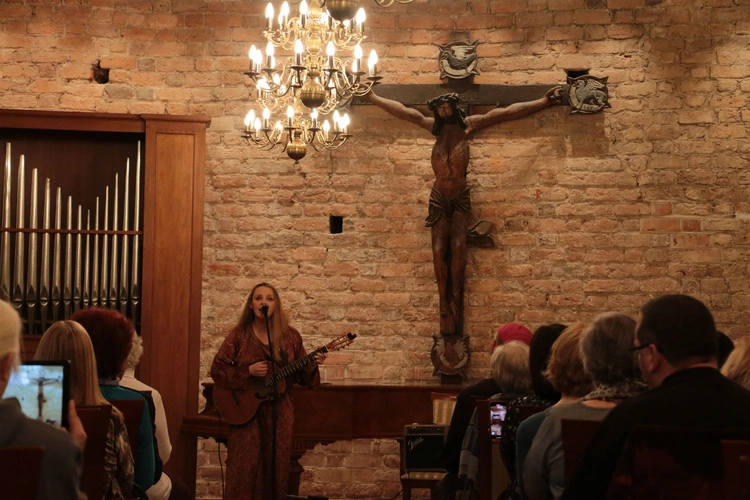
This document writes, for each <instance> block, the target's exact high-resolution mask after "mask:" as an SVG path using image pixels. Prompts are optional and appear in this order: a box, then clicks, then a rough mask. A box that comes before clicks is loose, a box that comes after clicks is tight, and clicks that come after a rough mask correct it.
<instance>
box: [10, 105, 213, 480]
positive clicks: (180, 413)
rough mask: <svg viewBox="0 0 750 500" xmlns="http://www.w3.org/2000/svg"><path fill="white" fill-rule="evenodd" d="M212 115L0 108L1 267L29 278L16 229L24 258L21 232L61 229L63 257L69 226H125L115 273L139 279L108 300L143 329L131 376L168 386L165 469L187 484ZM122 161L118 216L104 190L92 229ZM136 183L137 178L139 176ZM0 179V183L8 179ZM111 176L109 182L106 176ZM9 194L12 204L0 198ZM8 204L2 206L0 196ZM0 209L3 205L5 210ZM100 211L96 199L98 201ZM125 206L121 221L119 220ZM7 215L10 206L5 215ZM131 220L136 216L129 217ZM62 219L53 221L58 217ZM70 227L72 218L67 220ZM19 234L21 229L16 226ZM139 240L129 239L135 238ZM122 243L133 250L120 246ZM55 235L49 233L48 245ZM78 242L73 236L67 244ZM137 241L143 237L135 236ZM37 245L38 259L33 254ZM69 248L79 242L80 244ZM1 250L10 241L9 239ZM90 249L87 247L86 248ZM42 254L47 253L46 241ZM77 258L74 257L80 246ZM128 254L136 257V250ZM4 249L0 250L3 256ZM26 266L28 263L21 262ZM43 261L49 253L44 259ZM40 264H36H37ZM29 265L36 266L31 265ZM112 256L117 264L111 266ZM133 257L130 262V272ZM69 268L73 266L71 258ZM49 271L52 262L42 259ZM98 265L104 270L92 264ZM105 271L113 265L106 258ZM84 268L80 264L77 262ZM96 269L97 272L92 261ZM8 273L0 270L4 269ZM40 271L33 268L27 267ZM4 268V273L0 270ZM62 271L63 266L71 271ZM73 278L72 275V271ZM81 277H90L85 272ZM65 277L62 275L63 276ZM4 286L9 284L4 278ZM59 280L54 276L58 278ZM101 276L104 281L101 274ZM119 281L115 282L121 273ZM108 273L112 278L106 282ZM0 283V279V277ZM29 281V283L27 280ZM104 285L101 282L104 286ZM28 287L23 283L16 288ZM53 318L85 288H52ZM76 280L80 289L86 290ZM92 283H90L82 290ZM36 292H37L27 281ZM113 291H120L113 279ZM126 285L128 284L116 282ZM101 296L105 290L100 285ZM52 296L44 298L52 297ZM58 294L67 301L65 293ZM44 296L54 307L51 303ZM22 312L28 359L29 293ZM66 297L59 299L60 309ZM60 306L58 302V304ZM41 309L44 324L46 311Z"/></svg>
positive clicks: (191, 468)
mask: <svg viewBox="0 0 750 500" xmlns="http://www.w3.org/2000/svg"><path fill="white" fill-rule="evenodd" d="M209 124H210V118H208V117H205V116H170V115H126V114H101V113H66V112H48V111H24V110H0V142H1V143H2V146H3V150H5V146H6V144H7V143H10V144H11V151H12V154H11V160H12V172H13V175H12V179H11V182H10V189H11V192H15V194H13V195H12V196H6V197H5V198H8V199H9V205H10V206H11V207H12V208H11V215H12V217H11V218H10V225H9V226H8V225H7V224H5V223H4V222H5V220H3V221H1V222H3V224H2V228H0V237H2V239H0V251H1V250H3V249H5V248H6V245H5V244H4V241H5V238H6V235H10V237H9V239H10V240H11V242H13V243H11V244H10V245H7V249H8V250H9V251H10V259H9V265H6V264H2V265H0V275H1V274H4V273H5V272H6V271H7V269H4V268H9V269H10V273H11V274H12V275H13V276H14V277H15V276H16V275H17V274H19V273H25V278H26V281H27V282H30V281H29V280H28V278H29V275H28V271H29V269H30V267H25V266H22V268H21V269H23V270H21V271H18V272H14V270H15V269H16V268H15V266H16V260H18V259H17V258H16V257H17V255H19V254H16V250H17V247H18V246H19V245H17V244H16V243H15V242H18V241H21V242H22V245H21V247H22V248H26V251H25V254H24V255H23V258H24V259H26V260H28V259H29V250H28V249H29V240H30V239H31V238H32V235H33V234H36V235H37V241H38V242H41V240H42V238H43V237H44V234H45V233H47V234H48V235H49V237H50V239H51V240H52V241H54V236H55V235H58V234H59V235H60V236H61V238H60V240H61V245H60V246H61V250H59V253H60V255H62V258H63V259H65V258H66V257H65V255H66V251H67V252H68V254H71V253H74V252H72V251H71V250H70V248H71V246H68V245H66V242H67V238H66V237H67V236H68V235H70V238H69V239H71V240H73V241H76V238H75V237H76V236H77V235H81V236H82V238H85V236H86V235H91V236H92V239H95V238H94V236H95V235H96V236H98V237H99V238H103V239H105V241H106V238H107V236H109V238H110V239H109V241H108V244H109V248H110V250H112V249H115V248H117V246H115V245H113V240H115V237H119V239H118V240H117V241H118V242H119V243H118V244H119V245H122V241H123V240H124V239H125V237H127V238H128V239H127V240H126V241H128V242H129V243H126V245H125V246H123V247H121V248H123V251H122V254H121V255H120V260H121V261H122V262H123V264H118V265H117V267H116V269H117V271H116V273H120V274H121V275H122V276H125V275H126V274H127V275H130V276H133V278H132V279H131V280H127V283H128V286H129V287H130V288H132V285H133V283H134V281H138V283H136V284H137V287H136V290H135V298H133V297H131V296H128V298H127V300H123V302H120V301H119V300H118V299H115V301H114V302H112V301H110V302H109V303H108V304H100V305H102V306H104V307H113V308H117V309H120V310H124V311H127V313H126V315H127V316H128V317H130V318H131V319H132V320H133V321H134V323H135V324H136V327H137V329H138V331H139V333H140V334H141V336H142V338H143V346H144V353H143V356H142V357H141V362H140V365H139V369H138V370H139V371H138V376H139V378H140V379H141V380H142V381H143V382H145V383H147V384H149V385H151V386H153V387H154V388H155V389H157V390H158V391H159V392H160V393H161V394H162V395H163V396H164V397H163V400H164V407H165V410H166V413H167V421H168V425H169V433H170V438H171V441H172V446H173V450H172V455H171V458H170V460H169V462H168V463H167V465H166V466H165V471H167V472H168V473H169V474H170V476H172V477H175V478H180V479H181V480H183V481H184V482H185V483H186V484H188V485H194V484H195V461H196V444H195V440H194V439H192V440H191V439H185V438H184V437H183V436H182V435H181V434H180V427H181V425H182V421H183V418H185V417H187V416H190V415H194V414H196V413H197V411H198V394H197V388H198V387H199V384H198V382H199V373H198V372H199V365H200V359H199V357H200V316H201V273H202V257H203V201H204V164H205V149H206V128H207V127H208V125H209ZM139 141H140V150H141V163H140V179H139V182H138V183H136V182H135V179H136V174H135V169H136V152H137V150H138V144H139ZM20 154H24V155H25V173H26V179H25V186H26V187H25V192H26V193H27V195H26V196H27V199H26V201H25V202H23V200H22V202H23V203H25V205H26V207H29V208H26V214H25V217H26V220H25V221H24V223H23V224H22V225H21V226H18V225H17V213H18V208H17V207H20V206H23V204H22V203H19V201H18V198H19V194H18V192H16V191H17V186H20V185H21V183H20V182H17V173H18V172H19V168H18V167H19V159H20V158H19V155H20ZM127 158H129V159H130V161H129V164H130V166H129V168H130V175H129V176H128V179H129V190H130V192H131V193H130V194H129V195H128V198H129V204H130V205H129V206H128V208H127V209H126V208H125V207H124V206H123V203H124V197H125V196H124V193H125V190H124V185H125V175H124V172H125V166H126V159H127ZM35 168H36V169H38V172H37V174H38V188H37V189H38V201H37V203H38V204H39V209H38V214H37V217H38V220H37V224H36V229H30V227H31V222H32V221H31V220H30V219H31V216H30V206H31V201H30V199H29V196H30V195H29V194H28V193H29V192H30V186H31V177H32V175H31V172H32V169H35ZM117 172H119V179H120V185H119V194H120V198H119V204H120V205H119V206H120V212H119V217H120V220H119V226H113V225H112V223H113V222H114V220H113V215H114V214H113V207H114V206H115V205H114V204H113V202H112V201H110V202H109V203H110V208H109V210H110V212H109V214H108V217H109V228H114V229H109V228H108V230H107V231H105V230H104V224H103V220H100V223H99V227H98V229H97V230H94V212H95V208H94V207H95V206H96V197H99V199H100V203H101V204H103V203H104V197H105V191H107V189H109V192H110V193H111V194H110V196H111V197H112V198H114V197H115V191H114V188H113V186H114V177H115V173H117ZM47 178H49V179H50V184H51V192H52V193H51V205H52V206H51V209H50V213H51V219H52V221H51V224H50V226H49V227H50V229H44V226H43V220H42V219H43V217H44V214H43V212H44V211H45V210H44V208H43V205H44V201H43V200H44V193H45V184H46V179H47ZM136 184H140V185H136ZM8 185H9V183H8V181H7V180H6V181H5V184H4V187H5V190H7V187H8ZM107 186H109V188H107ZM58 187H59V188H61V191H62V194H63V197H62V200H63V201H62V204H61V205H62V206H61V208H60V212H61V219H62V224H60V225H59V226H55V222H56V221H55V219H56V214H55V210H56V208H55V207H56V205H57V199H58V198H59V196H56V190H57V188H58ZM136 192H139V195H140V200H139V201H140V207H139V211H138V209H136V208H135V203H134V202H135V198H136V197H135V193H136ZM68 196H70V197H71V198H72V200H73V203H74V205H72V206H74V207H75V208H74V209H73V210H72V213H73V215H72V224H71V223H69V222H68V221H69V220H70V219H69V215H68V214H69V212H71V210H69V208H68V207H69V206H71V202H68ZM78 205H81V206H82V209H81V219H82V223H81V230H79V229H78V227H79V226H78V219H79V217H78V215H77V211H78ZM5 206H8V205H5ZM3 208H4V207H3ZM87 211H90V213H91V219H90V226H89V227H91V229H90V230H86V227H87ZM4 212H5V210H4ZM98 214H99V216H100V218H101V217H102V216H103V213H102V209H101V208H100V210H99V212H98ZM126 214H127V217H128V218H129V225H128V227H126V226H124V225H123V222H124V218H125V216H126ZM3 218H4V219H6V220H7V217H6V216H4V217H3ZM136 222H137V224H136ZM55 227H59V228H60V229H55ZM69 228H72V229H69ZM18 235H25V242H24V238H23V237H21V238H20V239H19V238H18ZM136 240H137V242H136ZM128 244H129V245H130V247H129V248H130V251H128V252H126V251H125V250H124V249H125V247H127V245H128ZM54 246H56V245H54ZM81 246H83V244H82V243H78V244H77V245H76V247H75V248H78V247H81ZM138 247H140V248H138ZM41 251H42V248H41V245H39V247H38V249H37V252H38V255H39V257H38V259H39V261H41V255H40V252H41ZM76 252H78V251H77V250H76ZM102 252H103V248H102V250H100V257H101V260H102V262H100V264H101V265H105V262H103V261H105V260H107V261H109V260H110V259H111V254H109V255H108V256H107V259H104V256H103V254H102ZM6 253H7V251H6ZM126 253H127V255H128V261H127V262H128V263H129V264H128V266H129V267H128V268H127V269H126V270H125V272H124V273H123V272H122V266H123V265H125V264H124V263H125V259H124V258H123V257H124V256H125V254H126ZM92 254H93V252H91V253H89V252H86V255H92ZM48 255H49V253H48ZM78 255H79V254H78V253H76V258H75V259H74V260H75V261H76V263H75V264H74V265H73V266H72V267H75V266H76V265H77V261H78V258H77V256H78ZM133 256H135V260H133ZM2 259H3V257H2V256H0V262H3V263H4V262H5V261H4V260H2ZM29 265H30V266H31V264H29ZM48 265H50V264H48ZM55 265H61V266H63V269H62V271H61V273H62V276H63V277H65V276H70V275H71V274H73V273H72V272H71V271H70V270H68V269H65V267H66V266H68V265H69V264H68V261H64V262H60V261H58V262H56V263H53V264H51V267H52V268H54V266H55ZM41 266H42V264H41V263H40V264H39V268H38V269H37V270H36V272H37V273H38V272H39V271H41ZM31 267H33V266H31ZM114 267H115V266H113V268H114ZM133 268H135V272H133ZM76 269H78V268H77V267H76ZM45 272H50V273H52V275H53V276H54V275H55V274H57V273H58V272H60V271H58V270H54V269H47V270H46V271H45ZM99 272H101V271H99ZM112 273H113V275H115V274H116V273H115V271H114V270H112ZM82 274H83V272H82ZM92 274H93V273H92ZM5 276H6V281H7V275H5ZM31 278H32V279H37V280H39V279H40V278H39V277H38V276H37V277H34V276H32V277H31ZM1 279H2V276H0V280H1ZM68 279H70V278H68ZM76 279H77V277H76ZM89 279H92V278H91V277H90V278H89ZM61 282H64V287H68V286H70V282H65V280H64V278H62V279H61ZM10 284H11V288H13V287H14V286H15V287H16V288H17V284H14V282H13V281H10ZM58 284H59V283H58ZM98 284H99V286H101V285H102V284H101V282H99V283H98ZM122 284H123V283H119V285H122ZM108 285H112V283H109V284H108ZM0 287H2V283H0ZM24 288H26V287H24ZM102 289H104V287H103V288H102ZM25 291H26V290H25V289H24V292H25ZM57 292H58V296H57V299H58V301H57V304H56V307H59V308H61V309H59V310H58V312H57V316H56V319H62V317H64V316H65V315H67V314H69V312H70V311H71V310H74V309H75V308H77V307H78V308H80V307H83V306H84V305H91V304H92V302H91V297H89V301H88V302H86V303H85V304H84V302H83V299H82V298H81V299H79V302H78V303H77V305H76V304H75V303H74V304H71V303H70V300H69V299H70V294H69V295H68V298H67V299H65V298H64V297H61V296H60V295H59V293H60V291H59V290H58V291H57ZM82 292H83V291H82V290H80V289H79V290H78V293H79V294H82ZM90 292H91V290H89V293H90ZM35 293H38V291H37V292H35ZM114 293H115V295H114V296H115V297H121V295H118V294H117V292H116V291H115V292H114ZM123 293H124V292H123ZM12 296H13V290H12V289H11V290H9V298H10V299H11V302H13V300H12V298H13V297H12ZM108 298H109V297H108ZM51 302H52V298H50V301H49V304H51ZM62 302H65V303H62ZM49 304H48V306H47V307H51V305H49ZM16 306H17V307H18V308H19V312H20V313H21V317H22V318H23V320H24V322H25V323H27V325H26V326H25V328H24V331H25V332H26V333H25V334H24V336H23V347H22V350H23V356H24V358H25V359H28V358H30V357H32V356H33V354H34V352H35V350H36V346H37V344H38V342H39V338H40V336H41V333H42V332H43V330H42V323H43V321H44V320H42V319H41V316H40V312H39V311H38V310H37V311H34V310H32V311H29V308H32V309H33V308H35V307H37V306H35V305H33V304H32V303H31V302H29V303H28V304H23V305H21V304H19V301H18V299H17V300H16ZM66 307H67V309H66ZM61 311H62V312H61ZM48 314H49V320H48V321H47V322H46V324H47V326H48V325H49V324H50V323H51V322H52V320H53V316H52V314H51V313H48Z"/></svg>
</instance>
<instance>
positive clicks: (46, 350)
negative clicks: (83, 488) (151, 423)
mask: <svg viewBox="0 0 750 500" xmlns="http://www.w3.org/2000/svg"><path fill="white" fill-rule="evenodd" d="M34 359H35V360H41V361H45V360H48V361H51V360H57V359H67V360H69V361H70V395H71V396H72V398H73V401H74V402H75V404H77V405H106V404H109V403H108V402H107V400H106V399H104V396H102V393H101V391H100V390H99V384H98V380H97V370H96V358H95V357H94V347H93V346H92V345H91V339H90V338H89V335H88V333H86V330H84V329H83V327H82V326H81V325H80V324H78V323H76V322H75V321H57V322H55V323H53V324H52V326H50V327H49V328H48V329H47V331H46V332H44V335H42V338H41V340H40V341H39V346H38V347H37V350H36V354H35V355H34ZM104 453H105V454H104V481H103V483H102V498H103V499H104V500H123V499H126V498H130V492H131V489H132V488H133V456H132V454H131V450H130V441H129V440H128V430H127V428H126V427H125V419H124V418H123V416H122V413H120V412H119V411H118V410H117V408H114V407H112V413H111V415H110V420H109V428H108V430H107V442H106V445H105V452H104Z"/></svg>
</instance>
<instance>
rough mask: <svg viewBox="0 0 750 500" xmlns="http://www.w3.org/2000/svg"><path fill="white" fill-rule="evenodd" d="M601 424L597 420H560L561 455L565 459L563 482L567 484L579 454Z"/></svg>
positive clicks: (579, 457) (584, 449)
mask: <svg viewBox="0 0 750 500" xmlns="http://www.w3.org/2000/svg"><path fill="white" fill-rule="evenodd" d="M600 424H601V422H600V421H598V420H568V419H562V420H561V421H560V426H561V434H562V445H563V457H564V459H565V484H566V485H567V484H568V482H569V481H570V478H571V477H573V472H574V471H575V470H576V466H578V461H579V460H580V459H581V455H583V452H584V451H586V447H587V446H588V445H589V442H591V438H592V437H594V433H595V432H596V430H597V429H598V428H599V425H600Z"/></svg>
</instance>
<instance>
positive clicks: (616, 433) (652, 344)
mask: <svg viewBox="0 0 750 500" xmlns="http://www.w3.org/2000/svg"><path fill="white" fill-rule="evenodd" d="M634 346H635V347H633V349H634V350H636V351H637V353H638V354H637V357H638V363H639V365H640V368H641V371H642V374H643V379H644V380H645V381H646V383H647V384H648V385H649V386H650V387H652V388H653V389H651V390H650V391H648V392H646V393H645V394H642V395H640V396H636V397H633V398H630V399H628V400H627V401H624V402H623V403H621V404H619V405H618V406H617V407H616V408H614V409H613V410H612V411H611V412H610V413H609V415H608V416H607V418H605V419H604V421H603V422H602V424H601V426H600V427H599V430H598V431H597V432H596V434H595V435H594V437H593V439H592V441H591V443H590V444H589V447H588V448H587V450H586V452H585V453H584V454H583V456H582V457H581V460H580V462H579V464H578V467H577V468H576V471H575V473H574V475H573V478H572V479H571V482H570V484H569V485H568V487H567V488H566V490H565V493H564V495H563V498H566V499H580V498H604V497H605V495H606V492H607V488H608V486H609V483H610V481H611V479H612V476H613V474H614V472H615V469H616V467H617V462H618V460H619V456H620V455H621V453H622V450H623V448H624V445H625V442H626V439H627V436H628V433H629V432H630V430H631V429H632V428H633V426H636V425H662V426H672V427H696V428H704V429H723V428H731V427H734V428H737V429H748V428H750V392H748V391H747V390H746V389H745V388H743V387H741V386H739V385H737V384H736V383H734V382H732V381H730V380H727V379H726V378H725V377H724V376H722V375H721V373H719V371H718V370H717V360H716V354H717V334H716V326H715V325H714V319H713V316H712V315H711V313H710V312H709V310H708V309H707V308H706V306H705V305H704V304H703V303H701V302H700V301H699V300H697V299H695V298H693V297H690V296H687V295H665V296H662V297H658V298H656V299H652V300H650V301H648V302H647V303H646V304H645V305H644V306H643V307H642V308H641V312H640V316H639V319H638V326H637V327H636V334H635V340H634ZM696 398H699V400H697V399H696ZM696 401H699V404H696Z"/></svg>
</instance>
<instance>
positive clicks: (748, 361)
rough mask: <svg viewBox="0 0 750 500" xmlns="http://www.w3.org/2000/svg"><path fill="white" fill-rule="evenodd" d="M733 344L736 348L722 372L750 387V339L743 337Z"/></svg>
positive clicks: (745, 386) (734, 380)
mask: <svg viewBox="0 0 750 500" xmlns="http://www.w3.org/2000/svg"><path fill="white" fill-rule="evenodd" d="M732 345H733V346H734V350H733V351H732V352H731V354H729V357H727V359H726V363H724V366H722V367H721V373H722V375H724V376H725V377H726V378H728V379H729V380H732V381H733V382H737V383H738V384H740V385H741V386H742V387H744V388H745V389H750V339H748V338H741V339H739V340H738V341H737V342H736V343H734V344H732Z"/></svg>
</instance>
